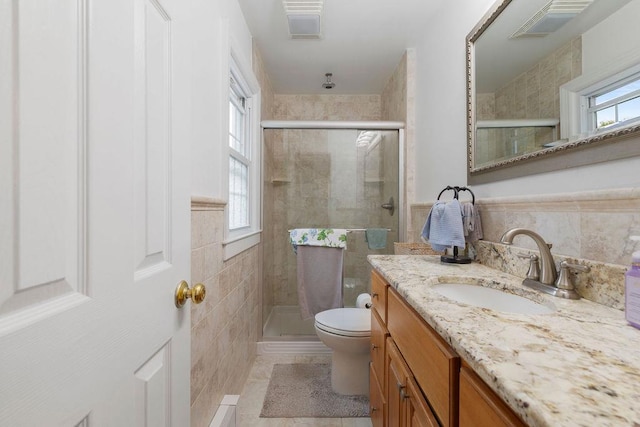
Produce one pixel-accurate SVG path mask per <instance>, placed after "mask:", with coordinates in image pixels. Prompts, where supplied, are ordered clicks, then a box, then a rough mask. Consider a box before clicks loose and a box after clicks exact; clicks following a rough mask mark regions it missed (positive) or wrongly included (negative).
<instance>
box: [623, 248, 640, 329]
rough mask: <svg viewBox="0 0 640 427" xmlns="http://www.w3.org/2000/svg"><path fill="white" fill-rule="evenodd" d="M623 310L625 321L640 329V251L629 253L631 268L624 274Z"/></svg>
mask: <svg viewBox="0 0 640 427" xmlns="http://www.w3.org/2000/svg"><path fill="white" fill-rule="evenodd" d="M624 288H625V291H624V292H625V295H624V296H625V298H624V312H625V317H626V318H627V322H629V324H631V325H632V326H635V327H636V328H638V329H640V251H636V252H634V253H633V255H631V268H629V270H627V273H626V274H625V275H624Z"/></svg>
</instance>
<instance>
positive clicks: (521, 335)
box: [368, 255, 640, 427]
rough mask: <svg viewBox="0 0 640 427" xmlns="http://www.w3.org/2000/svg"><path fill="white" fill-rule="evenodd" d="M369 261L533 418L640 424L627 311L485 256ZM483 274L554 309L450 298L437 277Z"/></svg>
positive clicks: (466, 279) (485, 281)
mask: <svg viewBox="0 0 640 427" xmlns="http://www.w3.org/2000/svg"><path fill="white" fill-rule="evenodd" d="M368 260H369V262H370V263H371V265H372V266H373V267H375V268H376V269H377V270H378V271H379V272H380V273H381V274H382V275H383V276H384V277H385V278H386V279H387V281H388V282H389V283H390V284H391V285H392V286H393V287H394V288H395V289H396V290H397V291H398V292H399V293H400V294H401V295H402V296H403V297H404V298H405V299H406V301H407V302H408V303H409V304H410V305H411V306H413V307H414V308H415V309H416V311H417V312H418V313H420V314H421V315H422V317H423V318H424V319H425V321H426V322H427V323H428V324H429V325H431V326H432V327H433V328H434V329H435V330H436V331H437V332H438V333H439V334H440V335H441V336H442V337H443V338H444V339H445V340H446V341H447V342H448V343H449V344H450V345H451V346H452V347H453V348H454V349H455V351H456V352H457V353H458V354H459V355H460V357H461V358H462V359H463V360H465V361H466V362H467V363H468V364H469V365H470V366H471V367H472V368H473V369H474V370H475V371H476V373H477V374H478V375H479V376H480V377H481V378H482V379H483V380H484V381H485V382H486V383H487V384H488V385H489V387H491V388H492V389H493V390H494V391H495V392H496V393H497V394H498V395H499V396H500V397H501V398H502V399H503V400H504V401H505V402H506V403H507V404H508V405H509V406H510V407H511V408H512V409H513V410H514V411H515V412H516V413H518V414H519V415H520V416H521V418H522V419H523V420H524V421H525V422H526V423H528V424H529V425H530V426H585V427H586V426H588V427H593V426H636V427H638V426H640V330H637V329H635V328H633V327H631V326H629V325H627V323H626V321H625V319H624V313H623V312H622V311H620V310H616V309H613V308H609V307H606V306H603V305H600V304H596V303H593V302H591V301H588V300H585V299H582V300H579V301H570V300H564V299H561V298H556V297H553V296H550V295H545V294H542V293H539V292H537V291H534V290H531V289H529V288H526V287H524V286H522V285H521V282H522V278H521V277H515V276H512V275H509V274H506V273H502V272H500V271H498V270H495V269H492V268H489V267H486V266H483V265H480V264H476V263H473V264H467V265H459V264H443V263H441V262H440V258H439V257H437V256H415V255H370V256H369V257H368ZM452 281H455V282H457V283H470V284H476V283H478V284H481V285H483V286H487V287H491V288H496V289H500V290H504V291H506V292H509V293H513V294H516V295H521V296H525V297H527V298H529V299H531V300H534V301H536V302H540V303H543V304H545V305H549V304H551V305H553V306H555V308H556V311H555V312H554V313H551V314H541V315H524V314H511V313H504V312H497V311H493V310H489V309H484V308H478V307H475V306H470V305H466V304H462V303H458V302H455V301H453V300H450V299H448V298H446V297H444V296H441V295H440V294H438V293H436V292H435V291H433V290H432V289H431V286H432V285H434V284H437V283H443V282H452Z"/></svg>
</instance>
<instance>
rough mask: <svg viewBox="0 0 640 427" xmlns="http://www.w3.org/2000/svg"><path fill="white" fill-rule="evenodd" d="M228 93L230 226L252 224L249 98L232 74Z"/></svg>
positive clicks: (230, 228)
mask: <svg viewBox="0 0 640 427" xmlns="http://www.w3.org/2000/svg"><path fill="white" fill-rule="evenodd" d="M229 92H230V97H229V230H238V229H240V228H244V227H249V226H250V225H251V223H250V220H249V169H250V168H251V152H250V147H249V142H248V141H247V139H248V137H249V136H250V132H249V129H247V127H248V122H249V120H248V115H247V108H246V107H247V105H246V104H247V98H246V97H245V94H244V93H243V91H242V90H241V88H240V87H239V85H238V84H237V83H236V81H235V80H234V79H233V77H232V78H231V88H230V91H229Z"/></svg>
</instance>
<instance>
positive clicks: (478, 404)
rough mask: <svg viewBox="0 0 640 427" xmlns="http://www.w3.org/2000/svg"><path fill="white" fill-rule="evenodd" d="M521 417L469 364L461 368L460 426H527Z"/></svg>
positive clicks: (464, 364)
mask: <svg viewBox="0 0 640 427" xmlns="http://www.w3.org/2000/svg"><path fill="white" fill-rule="evenodd" d="M525 426H526V424H525V423H523V422H522V421H521V420H520V418H518V416H517V415H516V414H515V413H514V412H513V410H512V409H511V408H509V407H508V406H507V404H506V403H504V402H503V401H502V399H500V397H498V395H496V394H495V392H494V391H493V390H491V389H490V388H489V386H487V385H486V384H485V382H484V381H482V379H481V378H480V377H479V376H478V375H477V374H476V373H475V372H473V370H472V369H471V368H470V367H469V366H467V364H466V363H463V364H462V368H461V369H460V427H525Z"/></svg>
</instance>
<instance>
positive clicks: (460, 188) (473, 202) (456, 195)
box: [437, 185, 476, 205]
mask: <svg viewBox="0 0 640 427" xmlns="http://www.w3.org/2000/svg"><path fill="white" fill-rule="evenodd" d="M448 190H453V191H454V193H455V194H454V195H453V198H454V199H458V193H459V192H460V191H468V192H469V193H471V203H472V204H474V205H475V204H476V196H475V194H473V191H471V189H470V188H468V187H458V186H457V185H456V186H455V187H451V186H450V185H447V186H446V187H445V188H444V189H443V190H442V191H441V192H440V194H438V199H437V200H440V196H442V193H444V192H445V191H448Z"/></svg>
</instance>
